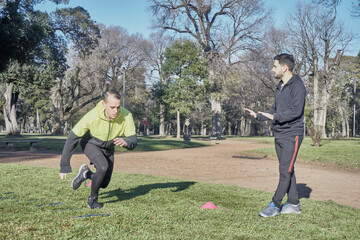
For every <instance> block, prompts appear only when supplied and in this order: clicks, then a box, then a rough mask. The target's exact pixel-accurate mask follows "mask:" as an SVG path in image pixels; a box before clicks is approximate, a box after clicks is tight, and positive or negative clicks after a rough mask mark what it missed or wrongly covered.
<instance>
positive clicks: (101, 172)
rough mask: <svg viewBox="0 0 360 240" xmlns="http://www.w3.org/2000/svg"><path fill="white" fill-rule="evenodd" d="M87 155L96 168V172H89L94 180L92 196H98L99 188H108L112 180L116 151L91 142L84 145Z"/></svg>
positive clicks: (89, 175)
mask: <svg viewBox="0 0 360 240" xmlns="http://www.w3.org/2000/svg"><path fill="white" fill-rule="evenodd" d="M83 150H84V153H85V155H86V156H87V157H88V159H89V160H90V162H91V163H93V164H94V166H95V168H96V172H95V173H93V174H92V173H88V175H87V176H88V177H89V178H91V180H92V185H91V196H92V197H97V196H98V195H99V189H100V187H101V188H106V187H107V186H108V185H109V183H110V180H111V175H112V172H113V169H114V153H113V152H107V151H106V150H103V149H101V148H99V147H97V146H95V145H93V144H91V143H87V144H85V146H83Z"/></svg>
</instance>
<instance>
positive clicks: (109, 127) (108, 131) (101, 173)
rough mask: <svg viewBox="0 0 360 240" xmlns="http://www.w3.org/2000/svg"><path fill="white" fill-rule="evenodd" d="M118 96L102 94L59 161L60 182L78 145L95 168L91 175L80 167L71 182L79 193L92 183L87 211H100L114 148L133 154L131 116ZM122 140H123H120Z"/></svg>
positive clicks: (75, 132)
mask: <svg viewBox="0 0 360 240" xmlns="http://www.w3.org/2000/svg"><path fill="white" fill-rule="evenodd" d="M120 100H121V96H120V94H119V92H118V91H116V90H109V91H107V92H106V93H105V96H104V99H103V100H102V101H100V102H99V103H98V104H97V105H96V107H95V108H93V109H92V110H90V111H89V112H88V113H86V114H85V115H84V116H83V117H82V119H81V120H80V121H79V122H78V123H77V124H76V125H75V127H74V128H73V129H72V130H71V131H70V133H69V135H68V137H67V139H66V142H65V146H64V148H63V152H62V156H61V161H60V178H61V179H62V180H63V179H65V178H66V177H67V176H66V175H67V173H70V172H71V166H70V159H71V156H72V155H73V153H74V151H75V148H76V146H77V145H78V143H79V142H80V145H81V148H82V150H83V151H84V153H85V155H86V156H87V158H88V159H89V161H90V164H94V166H95V169H96V172H92V171H91V170H90V169H89V167H88V165H87V164H83V165H81V166H80V169H79V173H78V175H77V176H76V177H75V178H74V179H73V181H72V188H73V189H78V188H79V187H80V186H81V184H82V183H83V182H84V181H85V180H86V179H91V180H92V185H91V193H90V196H89V198H88V205H89V207H90V208H92V209H94V208H102V207H103V206H102V204H100V203H99V202H98V195H99V189H100V188H106V187H107V186H108V185H109V183H110V179H111V175H112V172H113V169H114V152H115V145H117V146H121V147H124V148H126V149H128V150H132V149H134V148H135V147H136V145H137V138H136V131H135V125H134V121H133V117H132V114H131V113H130V112H129V111H128V110H126V109H125V108H123V107H121V101H120ZM122 136H125V139H123V138H122Z"/></svg>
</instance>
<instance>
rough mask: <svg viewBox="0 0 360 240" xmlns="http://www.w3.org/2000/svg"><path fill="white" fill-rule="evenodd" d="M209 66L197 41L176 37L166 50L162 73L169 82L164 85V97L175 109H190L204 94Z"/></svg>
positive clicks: (183, 110)
mask: <svg viewBox="0 0 360 240" xmlns="http://www.w3.org/2000/svg"><path fill="white" fill-rule="evenodd" d="M207 66H208V65H207V61H206V59H204V58H202V57H201V50H200V48H199V47H198V46H197V45H196V44H195V43H194V42H191V41H189V40H184V41H181V40H179V41H175V42H174V44H173V45H172V46H171V47H169V48H168V49H167V50H166V52H165V62H164V66H163V73H164V79H166V80H167V81H166V82H167V84H166V86H163V89H162V92H163V96H162V100H163V101H164V102H165V103H167V104H169V105H170V108H171V109H173V111H177V110H180V112H181V113H189V112H190V111H191V110H192V109H194V108H195V106H196V103H197V102H199V101H202V100H203V98H204V94H205V82H206V76H207ZM204 80H205V81H204Z"/></svg>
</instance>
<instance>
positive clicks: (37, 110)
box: [36, 108, 41, 133]
mask: <svg viewBox="0 0 360 240" xmlns="http://www.w3.org/2000/svg"><path fill="white" fill-rule="evenodd" d="M36 132H37V133H40V132H41V124H40V116H39V109H38V108H36Z"/></svg>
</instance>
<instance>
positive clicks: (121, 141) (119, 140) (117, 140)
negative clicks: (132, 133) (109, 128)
mask: <svg viewBox="0 0 360 240" xmlns="http://www.w3.org/2000/svg"><path fill="white" fill-rule="evenodd" d="M114 144H115V145H116V146H120V147H127V146H128V144H127V142H125V140H124V139H122V138H115V139H114Z"/></svg>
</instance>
